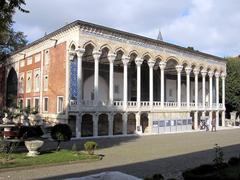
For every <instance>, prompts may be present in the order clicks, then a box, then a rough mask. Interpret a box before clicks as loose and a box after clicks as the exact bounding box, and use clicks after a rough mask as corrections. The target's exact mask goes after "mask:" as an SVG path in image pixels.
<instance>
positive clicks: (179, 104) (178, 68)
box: [176, 65, 183, 107]
mask: <svg viewBox="0 0 240 180" xmlns="http://www.w3.org/2000/svg"><path fill="white" fill-rule="evenodd" d="M182 69H183V66H182V65H177V66H176V70H177V77H178V79H177V90H178V96H177V98H178V107H181V71H182Z"/></svg>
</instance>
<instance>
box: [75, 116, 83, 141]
mask: <svg viewBox="0 0 240 180" xmlns="http://www.w3.org/2000/svg"><path fill="white" fill-rule="evenodd" d="M81 126H82V114H81V113H79V114H78V115H76V138H80V137H81Z"/></svg>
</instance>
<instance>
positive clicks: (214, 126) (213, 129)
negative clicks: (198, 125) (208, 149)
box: [212, 118, 217, 132]
mask: <svg viewBox="0 0 240 180" xmlns="http://www.w3.org/2000/svg"><path fill="white" fill-rule="evenodd" d="M213 131H215V132H216V131H217V129H216V118H213V119H212V132H213Z"/></svg>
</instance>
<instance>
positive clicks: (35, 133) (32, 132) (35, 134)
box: [18, 126, 44, 139]
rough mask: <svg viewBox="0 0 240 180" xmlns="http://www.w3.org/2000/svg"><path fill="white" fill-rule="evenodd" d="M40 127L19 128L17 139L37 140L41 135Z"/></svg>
mask: <svg viewBox="0 0 240 180" xmlns="http://www.w3.org/2000/svg"><path fill="white" fill-rule="evenodd" d="M43 134H44V133H43V131H42V128H41V126H21V127H20V129H19V133H18V138H22V139H28V138H39V137H41V136H42V135H43Z"/></svg>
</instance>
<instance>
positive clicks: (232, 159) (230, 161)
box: [228, 157, 240, 166]
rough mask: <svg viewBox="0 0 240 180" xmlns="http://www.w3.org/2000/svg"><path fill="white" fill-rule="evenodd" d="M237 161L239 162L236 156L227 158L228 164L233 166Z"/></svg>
mask: <svg viewBox="0 0 240 180" xmlns="http://www.w3.org/2000/svg"><path fill="white" fill-rule="evenodd" d="M239 163H240V159H239V158H237V157H231V158H230V159H229V160H228V164H229V165H230V166H235V165H237V164H239Z"/></svg>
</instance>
